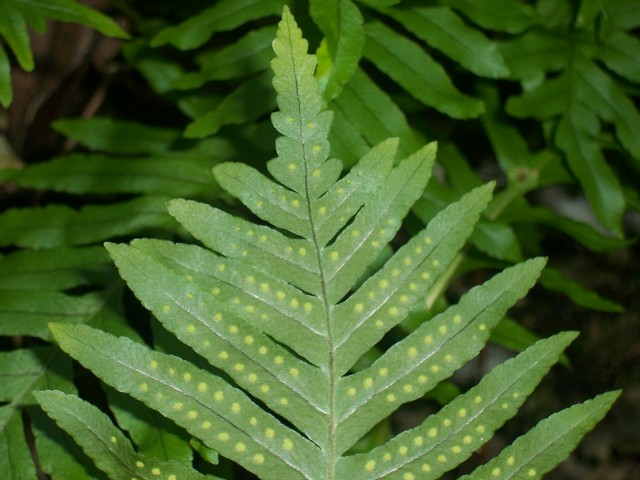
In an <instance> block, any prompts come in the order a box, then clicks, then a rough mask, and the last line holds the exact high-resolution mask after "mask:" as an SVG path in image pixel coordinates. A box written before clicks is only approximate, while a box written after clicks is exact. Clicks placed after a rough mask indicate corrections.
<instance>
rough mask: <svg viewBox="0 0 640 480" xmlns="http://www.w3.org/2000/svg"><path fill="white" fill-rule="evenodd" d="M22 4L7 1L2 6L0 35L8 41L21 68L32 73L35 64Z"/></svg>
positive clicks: (0, 7) (17, 1)
mask: <svg viewBox="0 0 640 480" xmlns="http://www.w3.org/2000/svg"><path fill="white" fill-rule="evenodd" d="M20 3H22V2H21V1H20V0H7V1H5V2H2V4H1V5H0V35H1V36H2V37H3V38H4V39H5V40H6V42H7V44H8V45H9V47H10V48H11V50H12V51H13V53H14V54H15V56H16V59H17V60H18V63H19V64H20V66H21V67H22V68H23V69H24V70H26V71H31V70H33V67H34V66H35V64H34V61H33V54H32V53H31V47H30V41H29V35H28V33H27V25H26V23H25V20H24V18H23V15H22V12H21V11H20V10H21V9H20Z"/></svg>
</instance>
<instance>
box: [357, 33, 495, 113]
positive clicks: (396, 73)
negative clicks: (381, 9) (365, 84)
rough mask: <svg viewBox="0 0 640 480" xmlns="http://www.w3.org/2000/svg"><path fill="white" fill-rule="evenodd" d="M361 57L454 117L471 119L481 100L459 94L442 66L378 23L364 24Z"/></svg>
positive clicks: (480, 108) (412, 44)
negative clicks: (362, 55)
mask: <svg viewBox="0 0 640 480" xmlns="http://www.w3.org/2000/svg"><path fill="white" fill-rule="evenodd" d="M365 31H366V33H367V43H366V45H365V49H364V56H365V58H367V59H368V60H370V61H371V62H372V63H373V64H374V65H376V66H377V67H378V68H379V69H380V70H382V71H383V72H384V73H386V74H387V75H389V76H390V77H391V78H393V79H394V80H395V81H396V82H397V83H398V84H400V85H402V87H403V88H405V89H406V90H407V92H409V93H410V94H411V95H412V96H413V97H415V98H416V99H418V100H420V101H421V102H422V103H424V104H425V105H428V106H431V107H433V108H435V109H437V110H439V111H441V112H442V113H444V114H446V115H449V116H451V117H453V118H474V117H477V116H479V115H480V114H481V113H483V112H484V105H483V103H482V102H481V101H480V100H478V99H476V98H472V97H469V96H467V95H465V94H463V93H461V92H460V91H459V90H458V89H457V88H456V87H455V86H454V85H453V83H452V82H451V79H450V78H449V76H448V75H447V73H446V72H445V71H444V69H443V68H442V66H440V65H439V64H438V63H436V62H435V60H433V58H432V57H430V56H429V55H428V54H427V52H425V51H424V50H423V49H422V48H420V47H419V46H418V45H417V44H416V43H414V42H412V41H411V40H409V39H408V38H405V37H403V36H402V35H400V34H398V33H396V32H395V31H393V30H391V29H390V28H388V27H387V26H385V25H383V24H382V23H379V22H370V23H368V24H367V25H366V28H365Z"/></svg>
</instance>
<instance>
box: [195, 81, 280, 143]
mask: <svg viewBox="0 0 640 480" xmlns="http://www.w3.org/2000/svg"><path fill="white" fill-rule="evenodd" d="M273 107H274V103H273V92H272V90H271V74H270V73H267V72H265V73H259V74H258V75H256V76H254V77H251V78H250V79H248V80H247V81H245V82H242V84H240V86H239V87H238V88H236V89H235V90H234V91H233V92H231V93H230V94H229V95H228V96H227V97H225V99H224V100H223V101H222V102H220V104H219V105H217V106H216V107H215V108H214V109H213V110H211V111H209V112H207V113H205V114H203V115H199V116H198V117H197V118H196V119H194V121H193V122H191V123H190V124H189V125H188V126H187V128H186V130H185V132H184V136H185V137H187V138H204V137H206V136H209V135H213V134H215V133H217V132H218V131H219V130H220V128H222V127H223V126H225V125H233V124H243V123H246V122H247V121H249V120H255V119H257V118H258V117H260V116H262V115H264V114H266V113H268V112H270V111H271V110H273Z"/></svg>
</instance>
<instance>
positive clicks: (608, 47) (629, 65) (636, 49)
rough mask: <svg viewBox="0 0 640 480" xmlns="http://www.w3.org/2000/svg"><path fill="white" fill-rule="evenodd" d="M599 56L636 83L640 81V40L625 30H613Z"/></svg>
mask: <svg viewBox="0 0 640 480" xmlns="http://www.w3.org/2000/svg"><path fill="white" fill-rule="evenodd" d="M598 57H599V58H600V59H601V60H602V61H603V62H604V63H605V65H606V66H607V67H608V68H609V69H611V70H612V71H614V72H615V73H617V74H618V75H621V76H623V77H625V78H626V79H627V80H630V81H632V82H635V83H640V72H639V71H638V68H637V66H638V58H640V40H638V39H637V38H636V37H633V36H631V35H628V34H626V33H623V32H613V33H612V34H611V35H610V36H609V37H607V38H606V40H605V42H604V46H603V48H602V49H601V50H600V51H598Z"/></svg>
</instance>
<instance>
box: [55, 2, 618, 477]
mask: <svg viewBox="0 0 640 480" xmlns="http://www.w3.org/2000/svg"><path fill="white" fill-rule="evenodd" d="M374 3H376V4H383V3H389V2H385V1H384V0H383V1H382V2H374ZM223 4H224V5H227V6H229V5H230V4H227V2H221V3H220V4H218V5H223ZM214 8H217V7H214ZM374 25H376V24H374ZM373 28H374V29H375V28H378V27H377V26H374V27H373ZM380 28H382V27H380ZM196 33H197V32H196ZM405 40H406V39H404V40H403V41H402V42H401V43H403V42H404V41H405ZM403 44H404V43H403ZM273 46H274V50H275V52H276V58H275V59H274V60H273V62H272V67H273V70H274V72H275V79H274V82H273V84H274V87H275V90H276V102H277V105H278V107H279V111H278V112H276V113H274V114H273V115H272V123H273V124H274V126H275V128H276V130H277V131H278V132H279V133H280V134H281V135H282V136H281V137H280V138H278V139H277V141H276V151H277V157H276V158H275V159H273V160H271V161H270V162H268V163H267V169H268V173H269V174H270V176H269V175H267V174H266V173H263V172H259V171H258V170H256V169H253V168H251V167H249V166H246V165H238V164H232V163H224V164H220V165H217V166H216V167H214V175H215V176H216V178H217V179H218V182H219V184H220V185H221V187H222V188H224V189H226V190H227V191H228V192H229V193H230V194H231V195H232V196H234V197H236V198H238V199H239V200H240V201H241V202H242V203H244V204H245V205H246V206H247V208H248V209H249V210H250V211H252V212H253V213H254V214H255V215H256V216H257V217H258V218H260V219H261V220H262V221H263V222H265V223H266V225H259V224H257V223H256V222H255V221H253V219H251V220H249V219H241V218H238V217H235V216H233V215H231V214H229V213H227V212H224V211H222V210H220V209H216V208H213V207H209V206H206V205H203V204H201V203H197V202H194V201H186V200H175V201H172V202H171V203H170V206H169V210H170V212H171V214H172V215H173V216H174V217H175V218H176V219H177V220H178V221H179V222H180V223H181V224H182V225H183V226H184V227H186V229H187V230H188V231H190V232H191V233H192V234H193V235H194V236H195V237H196V238H197V239H199V240H200V241H201V242H202V243H203V244H204V247H201V246H197V245H180V244H174V243H172V242H169V241H163V240H135V241H133V242H131V243H130V244H129V245H115V244H107V250H108V252H109V254H110V255H111V257H112V258H113V260H114V261H115V263H116V266H117V267H118V269H119V272H120V274H121V276H122V277H123V278H124V279H125V280H126V282H127V284H128V285H129V287H130V288H131V290H132V291H133V292H134V294H135V295H136V296H137V297H138V298H139V299H140V301H141V302H142V304H143V305H144V306H145V307H146V308H148V309H149V310H150V311H151V312H152V313H153V314H154V316H155V317H156V318H157V319H158V320H159V322H160V324H162V326H163V327H165V329H166V331H165V330H163V332H165V333H164V335H165V337H164V338H167V339H170V338H172V337H171V335H173V336H175V337H176V338H177V339H178V340H179V341H180V342H182V344H184V346H186V347H190V349H191V350H193V351H194V352H195V353H196V354H198V355H199V357H201V358H195V357H192V356H191V355H192V352H190V351H189V352H188V353H185V354H184V357H185V358H193V362H189V361H187V360H186V359H181V358H178V357H177V356H172V355H168V354H163V353H160V352H159V351H157V350H153V349H152V348H149V347H148V346H146V345H143V344H141V343H136V342H133V341H131V340H130V339H127V338H116V337H114V336H113V335H110V334H107V333H105V332H101V331H100V330H97V329H94V328H90V327H87V326H84V325H68V324H67V325H64V324H53V325H52V326H51V330H52V332H53V335H54V337H55V340H56V341H57V342H58V344H59V345H60V346H61V348H62V349H63V350H64V351H66V352H67V353H69V354H70V355H71V356H73V357H74V358H76V359H77V360H78V361H79V362H80V363H81V364H82V365H84V366H85V367H86V368H88V369H90V370H91V371H92V372H94V373H95V374H96V375H97V376H98V377H99V378H100V379H102V380H103V381H104V382H106V383H107V384H109V385H111V386H113V387H114V388H115V389H116V390H118V391H119V392H122V393H125V394H128V395H130V396H132V397H134V398H135V399H137V400H139V401H141V402H142V403H144V404H145V405H146V406H147V407H149V408H151V409H153V410H156V411H157V412H159V413H160V414H161V415H163V416H165V417H166V418H168V419H170V420H172V421H173V422H175V423H176V424H177V425H178V426H180V427H182V428H183V429H185V430H186V431H187V432H188V433H189V434H191V435H192V436H194V437H196V438H197V439H198V440H197V441H198V444H199V445H200V446H201V447H199V448H201V449H204V451H205V452H206V451H208V450H206V449H209V451H214V452H219V454H220V455H221V456H224V457H226V458H228V459H230V460H231V461H233V462H236V463H238V464H239V465H241V466H242V467H244V468H245V469H247V470H249V471H251V472H254V473H255V474H256V475H258V476H259V477H260V478H264V479H278V480H281V479H283V478H286V479H306V480H338V479H339V480H343V479H345V478H358V479H360V478H363V479H367V478H368V479H372V480H373V479H378V478H402V479H403V480H412V479H416V478H426V479H435V478H438V477H440V476H441V475H442V474H443V473H444V472H445V471H447V470H451V469H452V468H453V467H454V466H456V465H458V464H459V463H460V462H462V461H463V460H464V459H466V458H468V457H469V456H470V455H471V453H472V452H473V451H474V450H476V449H477V448H478V447H480V446H481V445H482V444H483V443H485V442H486V441H487V440H488V439H489V438H490V437H491V435H492V434H493V433H494V431H495V430H496V429H497V428H499V427H500V426H501V425H502V424H503V423H504V422H505V421H506V420H507V419H508V418H510V417H511V416H513V415H514V414H515V413H516V411H517V409H518V408H519V406H520V405H521V404H522V402H523V401H524V400H525V398H526V397H527V396H528V395H529V394H530V392H531V391H532V390H533V388H534V387H535V385H536V384H537V383H538V382H539V380H540V378H541V377H542V376H543V375H544V373H545V372H546V371H547V370H548V369H549V368H550V367H551V365H552V364H553V363H555V362H556V361H557V360H558V358H559V356H560V355H561V353H562V351H563V349H564V348H565V347H566V346H567V345H568V343H570V341H571V340H572V339H573V338H574V337H575V334H574V333H565V334H560V335H558V336H556V337H553V338H551V339H548V340H543V341H540V342H538V343H536V344H535V345H533V346H531V347H530V348H528V349H527V350H526V351H525V352H523V353H522V354H520V355H519V356H517V357H516V358H515V359H512V360H510V361H507V362H505V363H504V364H503V365H501V366H499V367H497V368H496V369H494V371H493V372H491V373H490V374H488V375H487V376H486V377H485V378H484V379H483V380H482V381H481V382H480V383H479V384H478V385H477V386H475V387H473V388H472V389H471V390H469V391H468V392H467V393H465V394H461V395H459V396H458V397H456V398H455V399H453V400H452V401H451V402H450V403H449V404H448V405H447V406H445V407H443V409H442V410H441V411H440V412H438V413H437V414H435V415H433V416H431V417H429V418H427V420H425V422H424V423H423V424H422V425H420V426H418V427H415V428H413V429H411V430H409V431H407V432H405V433H402V434H400V435H398V436H396V437H394V438H393V439H391V440H388V441H387V442H386V443H383V444H382V445H380V446H378V447H375V448H374V449H373V450H371V451H369V452H367V453H361V454H352V455H346V454H345V452H347V451H348V450H349V449H350V448H353V447H354V445H355V444H356V443H357V442H358V441H359V440H360V439H361V438H362V437H363V436H364V435H365V434H366V433H367V432H368V431H371V430H372V429H374V427H375V425H376V424H377V423H378V422H380V421H382V420H385V419H386V418H387V417H388V416H389V415H390V414H391V413H392V412H393V411H394V410H395V409H397V408H398V407H399V406H400V405H401V404H404V403H407V402H410V401H412V400H415V399H417V398H420V397H421V396H423V395H424V394H425V393H426V392H428V391H430V390H433V389H434V387H435V386H436V385H437V384H438V383H440V382H442V381H443V380H446V379H447V378H448V377H449V376H451V375H452V374H453V372H454V371H455V370H456V369H458V368H460V367H461V366H463V365H464V364H465V363H466V362H467V361H468V360H470V359H471V358H472V357H474V356H475V355H477V353H478V352H479V351H480V350H481V349H482V348H483V346H484V345H485V344H486V342H487V341H488V339H489V335H490V333H491V331H492V330H493V329H494V328H495V327H496V325H497V324H498V323H499V322H500V320H501V319H502V318H503V317H504V315H505V313H506V311H507V309H508V308H510V306H512V305H513V304H514V303H515V302H516V301H517V300H518V299H519V298H521V297H522V296H523V295H524V294H525V293H526V291H527V290H528V289H529V288H530V287H531V285H532V284H533V283H534V281H535V280H536V278H537V277H538V275H539V273H540V270H541V269H542V267H543V264H544V260H543V259H534V260H530V261H527V262H523V263H521V264H518V265H516V266H514V267H511V268H509V269H507V270H505V271H503V272H501V273H499V274H497V275H496V276H495V277H493V278H492V279H491V280H489V281H488V282H487V283H486V284H484V285H482V286H480V287H476V288H474V289H472V290H471V291H469V292H468V293H467V294H466V295H465V296H463V297H462V299H461V300H460V302H459V303H458V304H457V305H454V306H451V307H450V308H448V309H447V310H445V311H444V312H443V313H441V314H439V315H437V316H435V317H434V318H432V319H431V320H430V321H427V322H424V323H422V324H421V325H420V326H418V327H417V328H415V330H414V331H413V332H412V333H409V334H408V336H406V338H404V339H402V340H400V341H398V342H396V343H395V345H394V346H392V347H390V348H388V349H387V350H386V352H384V353H380V355H379V357H378V358H377V360H375V361H374V362H373V364H372V365H371V366H368V367H367V366H362V365H360V366H359V367H358V368H359V370H358V371H357V372H356V373H349V371H350V370H351V369H352V368H353V366H354V364H355V363H356V362H357V361H358V360H359V359H361V358H362V357H363V356H365V354H366V352H367V351H368V350H370V349H371V348H373V347H376V345H377V344H378V343H379V342H380V340H381V339H383V336H384V335H385V334H387V333H388V332H389V331H390V330H391V329H392V328H394V327H395V326H397V325H398V324H399V323H400V322H402V321H403V320H404V319H406V318H407V317H408V315H409V314H410V313H411V312H412V310H414V308H415V306H416V305H418V304H419V302H420V301H421V300H424V298H425V297H426V296H428V295H429V291H430V289H431V287H433V284H434V282H435V281H437V279H438V278H439V277H441V278H442V276H443V274H445V272H446V270H447V269H448V268H451V266H452V265H454V266H455V265H456V263H455V257H456V255H457V254H458V252H459V251H460V249H461V248H462V247H463V245H464V243H465V241H466V240H467V238H469V236H470V235H471V234H472V231H473V229H474V226H475V225H476V224H477V222H478V220H479V217H480V214H481V212H482V211H483V209H484V208H485V207H486V206H487V204H488V203H489V201H490V200H491V193H492V190H493V185H492V184H488V185H482V186H478V187H477V188H474V189H473V190H472V191H471V192H470V193H468V194H466V195H464V196H463V197H462V198H460V199H459V200H458V201H456V202H455V203H453V204H451V205H450V206H449V207H447V208H445V209H444V210H442V211H441V212H440V213H438V214H437V215H436V216H435V217H434V218H433V219H432V220H431V221H430V222H429V224H428V225H427V227H426V228H425V229H424V230H422V231H420V232H419V233H418V234H417V235H416V236H415V237H413V238H412V239H410V240H408V241H406V242H405V243H404V245H403V246H401V247H400V248H398V249H397V251H396V252H395V253H393V252H392V249H391V247H390V243H391V241H392V239H393V237H394V236H395V235H396V233H397V232H398V231H399V228H400V226H401V223H402V221H403V218H404V217H405V216H406V215H407V213H408V211H409V209H410V208H411V207H412V205H413V204H414V203H415V202H416V201H417V200H418V198H420V196H421V195H422V193H423V190H424V188H425V185H426V183H427V181H428V179H429V177H430V174H431V170H432V168H433V163H434V158H435V145H434V144H429V145H426V146H425V147H423V148H420V149H417V151H415V153H412V154H410V155H408V156H407V157H406V158H405V159H404V160H401V161H400V162H398V163H396V162H395V160H394V157H395V154H396V151H397V150H398V143H399V142H398V140H396V139H390V140H386V141H381V142H377V143H376V146H375V147H373V148H372V149H370V150H369V151H368V153H366V154H365V155H364V158H363V160H362V162H361V163H359V164H358V165H357V166H355V167H353V168H352V169H351V170H350V171H349V172H348V173H345V174H343V173H342V171H341V170H342V165H341V163H340V162H339V161H338V160H335V159H330V158H329V152H330V145H329V142H328V136H329V133H330V130H331V125H332V120H333V118H332V115H331V113H329V112H324V111H323V110H322V104H323V101H322V97H321V94H320V92H319V90H318V86H317V83H316V80H315V77H314V71H315V68H316V62H315V59H314V58H313V57H312V56H310V55H308V53H307V48H308V44H307V42H306V41H305V40H304V39H303V38H302V32H301V31H300V29H299V28H298V26H297V24H296V22H295V20H294V18H293V16H292V15H291V13H290V12H289V10H288V8H286V7H285V9H284V12H283V15H282V20H281V21H280V23H279V28H278V33H277V37H276V40H275V41H274V45H273ZM405 73H406V72H405ZM359 77H360V76H359V74H358V73H356V76H355V77H354V78H357V79H361V78H364V77H361V78H359ZM365 83H366V80H365ZM345 92H348V89H347V90H345ZM347 95H348V93H347ZM354 97H355V95H354ZM385 102H387V100H384V101H383V102H381V103H380V105H382V104H389V103H385ZM336 103H339V102H338V101H337V102H336ZM378 107H379V105H378ZM386 128H399V129H400V130H401V131H402V132H403V134H406V133H407V131H408V127H406V126H405V124H404V123H402V122H400V124H398V125H396V126H387V125H385V126H383V127H382V129H381V131H383V130H384V129H386ZM407 138H408V137H407ZM372 143H373V142H372ZM405 148H408V147H407V146H406V145H405ZM455 183H456V185H457V186H458V187H460V189H463V188H464V187H466V186H470V185H478V184H479V183H480V182H479V180H478V179H477V178H475V177H473V176H470V175H469V174H468V172H462V173H460V174H459V175H457V176H456V177H455ZM445 276H446V275H445ZM365 277H366V278H365ZM156 347H157V348H161V347H162V343H159V344H157V345H156ZM186 347H185V348H186ZM172 351H175V352H182V353H184V348H182V349H181V348H177V347H176V348H172ZM182 353H181V354H182ZM203 360H204V361H206V362H208V364H209V365H210V366H211V368H208V369H205V368H202V367H197V366H196V364H197V365H206V364H205V363H204V361H203ZM218 372H224V375H221V374H219V373H218ZM602 408H603V409H606V408H608V405H603V406H602ZM567 422H569V423H567ZM570 422H571V421H570V420H568V421H567V420H565V417H561V420H560V423H562V424H563V428H565V429H567V428H568V429H570V427H571V426H570ZM584 425H585V428H589V427H590V424H588V423H584ZM535 435H537V434H536V433H535V432H534V440H535V442H536V445H535V446H534V447H532V448H537V449H538V451H543V450H544V449H545V448H547V444H546V443H545V440H544V439H542V440H540V439H539V438H537V437H535ZM571 435H572V434H569V436H570V438H571V439H574V438H577V437H575V436H571ZM567 438H569V437H567ZM205 456H206V455H205ZM520 461H521V460H520V459H518V460H515V459H514V460H509V459H507V460H506V462H507V464H514V465H515V464H518V465H519V463H517V462H520ZM553 461H555V459H552V461H551V463H553ZM522 462H524V463H523V465H525V464H526V465H527V466H528V465H529V464H531V465H533V463H531V462H537V459H534V460H531V458H525V457H523V459H522ZM543 465H544V466H543ZM548 467H549V462H546V461H544V462H543V463H542V464H537V463H536V464H535V467H533V466H532V467H529V468H536V469H540V470H541V471H542V469H543V468H548ZM493 468H495V467H493ZM549 468H550V467H549ZM491 472H492V474H493V470H491Z"/></svg>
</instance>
